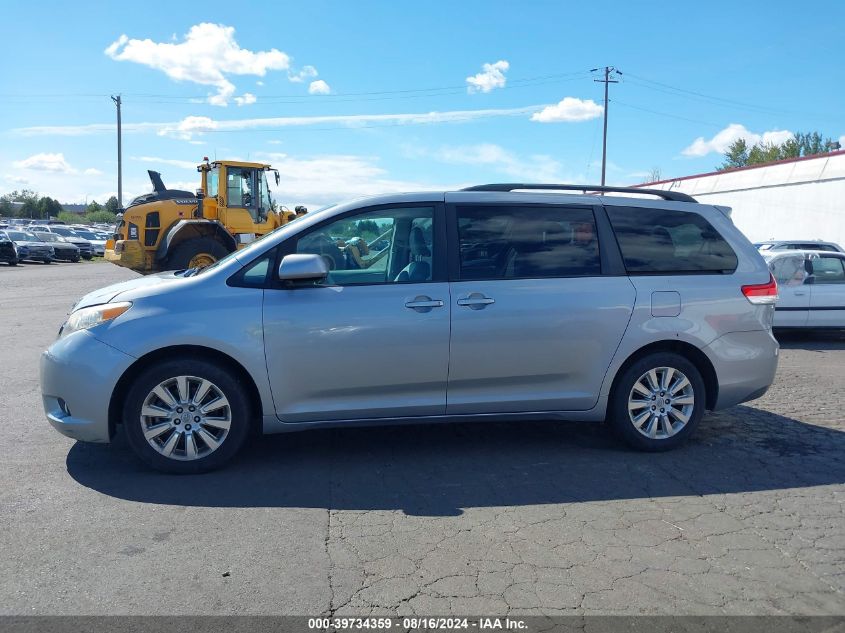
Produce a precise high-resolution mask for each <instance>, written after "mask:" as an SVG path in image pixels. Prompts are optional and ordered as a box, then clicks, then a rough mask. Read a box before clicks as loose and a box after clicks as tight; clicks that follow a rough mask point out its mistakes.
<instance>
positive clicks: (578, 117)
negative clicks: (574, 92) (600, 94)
mask: <svg viewBox="0 0 845 633" xmlns="http://www.w3.org/2000/svg"><path fill="white" fill-rule="evenodd" d="M602 113H604V107H603V106H600V105H599V104H598V103H596V102H595V101H593V100H592V99H577V98H576V97H565V98H564V99H562V100H561V101H560V102H558V103H556V104H555V105H550V106H547V107H545V108H543V109H542V110H541V111H540V112H537V113H535V114H533V115H532V116H531V120H532V121H537V122H539V123H561V122H567V123H571V122H573V121H589V120H590V119H595V118H598V117H600V116H601V115H602Z"/></svg>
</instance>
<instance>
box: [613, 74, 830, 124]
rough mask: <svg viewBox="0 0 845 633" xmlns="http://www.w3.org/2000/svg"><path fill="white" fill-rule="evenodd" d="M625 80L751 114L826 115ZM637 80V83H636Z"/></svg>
mask: <svg viewBox="0 0 845 633" xmlns="http://www.w3.org/2000/svg"><path fill="white" fill-rule="evenodd" d="M626 78H633V79H634V81H632V82H631V83H632V84H634V85H637V86H640V87H642V88H646V89H648V90H654V91H657V92H662V93H664V94H672V95H676V96H686V97H687V98H691V99H697V100H700V101H705V102H708V103H711V104H714V105H720V106H722V107H731V108H737V109H746V110H750V111H752V112H758V113H764V114H788V115H799V116H813V117H825V116H827V115H819V114H817V113H812V112H798V111H796V110H783V109H780V108H772V107H770V106H763V105H756V104H753V103H746V102H744V101H737V100H735V99H726V98H724V97H717V96H715V95H708V94H705V93H703V92H699V91H697V90H689V89H687V88H679V87H677V86H672V85H670V84H667V83H664V82H661V81H655V80H653V79H648V78H646V77H642V76H639V75H636V74H633V73H626ZM637 80H639V81H637Z"/></svg>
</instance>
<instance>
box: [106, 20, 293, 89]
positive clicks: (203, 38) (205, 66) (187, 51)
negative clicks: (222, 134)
mask: <svg viewBox="0 0 845 633" xmlns="http://www.w3.org/2000/svg"><path fill="white" fill-rule="evenodd" d="M105 54H106V55H108V56H109V57H111V58H112V59H114V60H116V61H130V62H135V63H137V64H142V65H144V66H149V67H151V68H155V69H157V70H160V71H162V72H164V73H165V74H166V75H167V76H168V77H170V78H171V79H174V80H176V81H190V82H193V83H197V84H200V85H204V86H214V87H215V88H216V89H217V94H215V95H211V96H209V99H208V102H209V103H210V104H212V105H218V106H225V105H227V104H228V102H229V101H230V100H231V98H232V97H233V95H234V93H235V86H234V84H232V82H231V81H229V80H228V79H227V76H229V75H255V76H259V77H263V76H264V75H266V74H267V71H270V70H287V69H288V68H289V67H290V57H289V56H288V55H287V54H285V53H283V52H282V51H280V50H277V49H275V48H273V49H270V50H269V51H258V52H253V51H251V50H248V49H245V48H241V46H240V45H239V44H238V43H237V41H235V29H234V27H231V26H225V25H222V24H210V23H208V22H203V23H202V24H197V25H194V26H192V27H191V28H190V30H189V31H188V34H187V35H186V36H185V39H184V41H182V42H179V43H172V42H153V41H152V40H151V39H144V40H138V39H129V37H127V36H126V35H121V36H120V37H119V38H118V39H117V40H116V41H115V42H113V43H112V44H111V45H109V46H108V47H107V48H106V50H105Z"/></svg>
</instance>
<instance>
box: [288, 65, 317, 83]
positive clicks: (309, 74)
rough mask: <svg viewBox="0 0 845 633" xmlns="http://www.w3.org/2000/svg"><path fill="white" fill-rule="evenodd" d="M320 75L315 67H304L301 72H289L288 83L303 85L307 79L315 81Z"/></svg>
mask: <svg viewBox="0 0 845 633" xmlns="http://www.w3.org/2000/svg"><path fill="white" fill-rule="evenodd" d="M317 75H318V73H317V69H316V68H314V67H313V66H303V67H302V69H301V70H300V71H299V72H290V71H288V81H291V82H293V83H295V84H299V83H302V82H303V81H305V80H306V79H313V78H314V77H316V76H317Z"/></svg>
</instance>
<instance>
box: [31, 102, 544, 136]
mask: <svg viewBox="0 0 845 633" xmlns="http://www.w3.org/2000/svg"><path fill="white" fill-rule="evenodd" d="M544 107H545V105H532V106H524V107H521V108H489V109H485V110H446V111H444V112H437V111H434V112H416V113H396V114H341V115H325V116H294V117H269V118H262V119H228V120H216V119H212V118H210V117H206V116H189V117H186V118H184V119H182V120H181V121H176V122H160V123H152V122H143V123H124V124H123V132H124V133H144V132H153V133H155V134H158V135H159V136H172V137H175V138H181V139H184V140H189V139H191V138H192V137H193V136H195V135H197V134H202V133H204V132H211V131H216V130H226V131H228V130H252V129H262V128H263V129H267V128H277V127H303V126H309V125H326V124H331V125H338V126H346V127H351V128H354V127H361V126H365V125H369V124H378V123H385V124H394V125H425V124H438V123H469V122H472V121H479V120H483V119H494V118H500V117H510V116H520V117H521V116H528V115H530V114H533V113H535V112H538V111H540V110H542V109H543V108H544ZM14 131H15V132H17V133H18V134H22V135H24V136H44V135H49V136H89V135H92V134H106V133H107V134H114V124H113V123H92V124H88V125H39V126H34V127H25V128H17V129H15V130H14Z"/></svg>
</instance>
